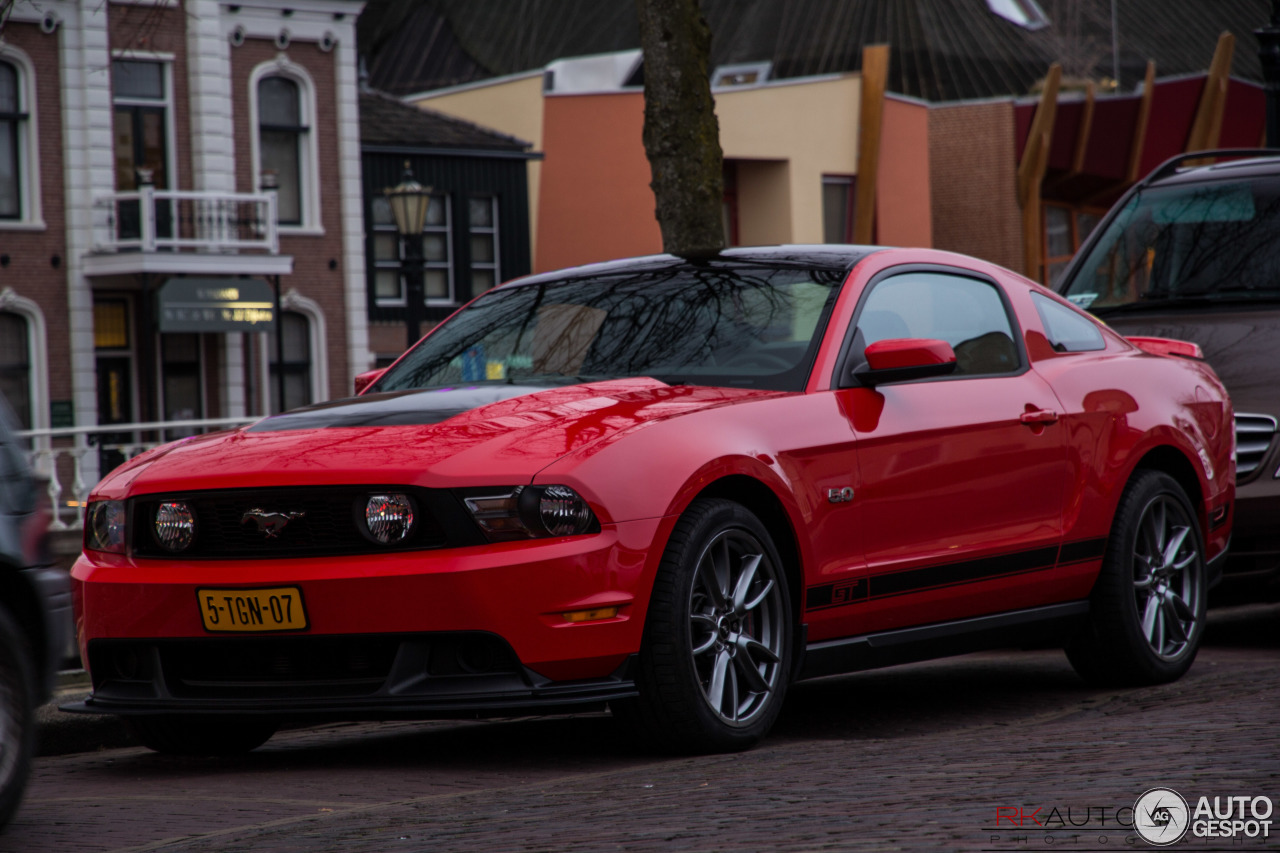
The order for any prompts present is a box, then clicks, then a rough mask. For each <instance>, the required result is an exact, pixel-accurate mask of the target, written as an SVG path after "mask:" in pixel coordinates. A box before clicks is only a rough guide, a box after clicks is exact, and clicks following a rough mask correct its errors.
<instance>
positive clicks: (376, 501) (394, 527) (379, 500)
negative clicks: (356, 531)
mask: <svg viewBox="0 0 1280 853" xmlns="http://www.w3.org/2000/svg"><path fill="white" fill-rule="evenodd" d="M364 519H365V524H367V525H368V527H369V535H370V536H372V537H373V538H374V539H375V540H377V541H378V542H381V543H382V544H383V545H393V544H395V543H396V542H403V541H404V540H405V539H406V538H408V536H409V532H410V531H411V530H413V504H412V503H410V502H409V496H408V495H398V494H397V495H373V496H372V497H370V498H369V502H368V503H367V504H365V508H364Z"/></svg>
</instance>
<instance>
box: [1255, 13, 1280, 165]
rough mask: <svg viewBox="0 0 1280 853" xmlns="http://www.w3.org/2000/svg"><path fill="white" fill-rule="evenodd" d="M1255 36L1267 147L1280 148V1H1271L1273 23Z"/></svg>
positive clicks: (1256, 31)
mask: <svg viewBox="0 0 1280 853" xmlns="http://www.w3.org/2000/svg"><path fill="white" fill-rule="evenodd" d="M1253 34H1254V35H1256V36H1257V37H1258V59H1259V60H1260V61H1261V62H1262V80H1263V87H1264V88H1265V90H1266V93H1267V107H1266V109H1267V125H1266V127H1267V147H1268V148H1280V0H1271V23H1270V24H1269V25H1268V26H1265V27H1263V28H1262V29H1260V30H1254V31H1253Z"/></svg>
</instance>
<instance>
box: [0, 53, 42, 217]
mask: <svg viewBox="0 0 1280 853" xmlns="http://www.w3.org/2000/svg"><path fill="white" fill-rule="evenodd" d="M0 59H3V60H4V61H6V62H8V63H9V64H10V65H12V66H14V68H15V69H16V70H17V72H18V87H17V88H18V101H19V103H18V111H19V112H22V113H26V116H27V118H26V120H25V122H24V123H23V126H22V127H20V128H19V130H18V175H19V178H18V180H19V182H20V183H19V187H18V207H19V209H20V210H21V215H20V217H19V218H18V219H0V231H43V230H45V223H44V212H43V210H42V207H41V204H40V200H41V193H40V133H39V128H40V117H39V115H38V114H37V106H38V104H37V98H36V74H35V66H34V65H32V63H31V59H30V57H28V56H27V54H26V53H25V52H24V51H22V50H19V49H18V48H16V47H13V46H12V45H9V44H5V43H3V42H0Z"/></svg>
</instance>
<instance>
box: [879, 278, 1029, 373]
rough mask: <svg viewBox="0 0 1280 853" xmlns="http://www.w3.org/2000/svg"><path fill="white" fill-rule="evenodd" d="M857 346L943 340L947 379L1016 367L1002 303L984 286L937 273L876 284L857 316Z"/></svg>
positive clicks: (1010, 327)
mask: <svg viewBox="0 0 1280 853" xmlns="http://www.w3.org/2000/svg"><path fill="white" fill-rule="evenodd" d="M857 331H858V333H859V334H860V335H861V344H862V346H866V345H867V344H872V343H875V342H876V341H884V340H892V339H896V338H932V339H934V340H940V341H946V342H947V343H948V344H950V345H951V348H952V349H953V350H955V353H956V370H955V373H953V374H952V375H953V376H957V375H966V376H990V375H998V374H1002V373H1015V372H1017V371H1018V370H1019V369H1021V367H1022V357H1021V354H1020V353H1019V351H1018V345H1017V343H1016V335H1015V333H1014V330H1013V324H1012V323H1011V322H1010V320H1009V314H1008V311H1007V310H1006V309H1005V305H1004V300H1002V299H1001V298H1000V293H999V292H998V291H997V290H996V288H995V286H994V285H992V284H990V283H989V282H985V281H982V280H980V279H975V278H967V277H965V276H959V275H950V274H947V273H939V272H910V273H903V274H901V275H896V276H893V277H892V278H887V279H885V280H883V281H881V282H878V283H877V284H876V285H875V286H874V288H873V290H872V291H871V293H870V295H869V296H868V297H867V300H866V303H865V304H864V305H863V307H862V312H861V313H860V314H859V315H858V327H857Z"/></svg>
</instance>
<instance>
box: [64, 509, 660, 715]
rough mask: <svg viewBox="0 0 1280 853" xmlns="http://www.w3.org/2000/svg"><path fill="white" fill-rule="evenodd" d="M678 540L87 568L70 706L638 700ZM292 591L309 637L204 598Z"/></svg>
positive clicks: (91, 564)
mask: <svg viewBox="0 0 1280 853" xmlns="http://www.w3.org/2000/svg"><path fill="white" fill-rule="evenodd" d="M663 526H664V520H663V519H649V520H644V521H637V522H630V523H626V524H620V525H609V526H606V528H605V529H604V530H603V531H602V532H601V533H599V534H596V535H591V536H581V537H572V538H565V539H556V540H538V541H530V542H520V543H505V544H501V545H492V546H486V547H473V548H456V549H442V550H437V551H416V552H400V553H395V554H380V555H373V556H360V557H342V558H334V557H326V558H319V559H306V560H298V559H277V560H256V561H199V562H197V561H188V562H178V561H160V560H131V559H128V558H125V557H119V556H116V555H109V554H99V553H92V554H90V555H87V556H86V555H82V556H81V558H80V559H79V560H78V561H77V562H76V564H75V566H74V567H73V569H72V580H73V584H74V588H73V591H74V597H75V609H76V621H77V628H78V635H79V642H80V651H81V656H82V659H83V660H84V662H85V666H86V668H87V669H88V670H89V673H90V675H91V677H92V681H93V694H92V695H91V696H90V698H89V699H88V700H86V701H85V702H84V703H80V704H77V705H74V706H70V707H69V710H76V711H90V712H104V713H118V714H130V713H160V712H163V713H173V712H179V713H181V712H192V713H209V712H240V713H247V712H254V713H279V714H282V715H285V714H287V715H295V716H296V715H329V716H338V717H345V718H357V717H358V718H373V717H377V718H385V717H388V716H401V715H404V716H431V715H455V714H457V713H463V712H468V713H469V712H481V713H509V712H513V711H523V712H528V711H532V710H533V709H535V708H542V709H544V711H545V710H546V709H548V708H552V707H555V706H559V705H580V704H583V703H596V702H607V701H610V700H613V699H619V698H624V697H626V696H631V695H634V693H635V687H634V684H633V683H632V681H631V678H630V675H629V670H628V668H627V662H628V660H629V659H630V657H631V656H632V655H634V654H635V653H636V652H638V651H639V648H640V640H641V634H642V631H643V628H644V614H645V609H646V607H647V605H648V599H649V591H650V589H651V587H652V581H653V573H654V572H655V571H656V565H657V559H658V558H659V557H660V551H661V549H660V548H656V547H654V543H655V541H657V539H658V536H659V534H660V532H661V530H662V528H663ZM286 586H287V587H296V588H297V589H298V590H300V592H301V597H302V600H303V602H304V603H305V608H306V616H307V628H306V630H304V631H300V632H288V633H265V632H262V633H248V634H239V633H237V634H225V633H215V632H210V631H208V630H206V628H205V626H204V623H203V621H202V619H201V615H200V602H199V601H198V600H197V596H196V590H197V589H202V588H203V589H208V588H223V589H252V588H276V587H286ZM602 607H618V608H619V609H618V612H617V615H616V616H614V617H612V618H608V619H602V620H597V621H585V622H570V621H568V620H566V619H565V617H564V615H563V614H564V613H566V612H569V611H575V610H584V609H593V608H602ZM478 661H479V662H478Z"/></svg>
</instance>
